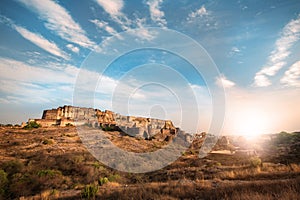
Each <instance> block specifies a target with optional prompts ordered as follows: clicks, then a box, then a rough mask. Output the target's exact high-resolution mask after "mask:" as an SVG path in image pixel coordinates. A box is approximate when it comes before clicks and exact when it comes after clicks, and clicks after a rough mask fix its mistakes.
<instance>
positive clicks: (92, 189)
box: [81, 184, 99, 199]
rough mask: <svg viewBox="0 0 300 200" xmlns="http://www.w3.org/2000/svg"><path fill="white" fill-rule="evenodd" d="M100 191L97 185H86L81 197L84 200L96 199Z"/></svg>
mask: <svg viewBox="0 0 300 200" xmlns="http://www.w3.org/2000/svg"><path fill="white" fill-rule="evenodd" d="M98 190H99V187H98V185H96V184H89V185H86V186H85V187H84V188H83V189H82V191H81V197H82V198H84V199H95V197H96V194H97V192H98Z"/></svg>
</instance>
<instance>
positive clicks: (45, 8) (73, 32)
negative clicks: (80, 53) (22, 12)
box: [19, 0, 95, 48]
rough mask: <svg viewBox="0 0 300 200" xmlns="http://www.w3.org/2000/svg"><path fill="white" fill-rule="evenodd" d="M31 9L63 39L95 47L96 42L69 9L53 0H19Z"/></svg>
mask: <svg viewBox="0 0 300 200" xmlns="http://www.w3.org/2000/svg"><path fill="white" fill-rule="evenodd" d="M19 2H21V3H23V4H24V5H25V6H27V7H28V8H29V9H31V10H33V11H34V12H36V13H37V14H38V15H39V17H40V18H41V19H42V20H44V21H45V26H46V28H48V29H49V30H51V31H54V32H55V33H56V34H57V35H59V36H60V37H61V38H62V39H64V40H67V41H69V42H72V43H75V44H78V45H80V46H82V47H85V48H93V47H94V45H95V44H94V42H93V41H91V40H90V39H89V38H88V37H87V36H86V32H85V31H84V30H83V29H82V28H81V27H80V25H79V24H78V23H76V22H75V21H74V20H73V19H72V17H71V15H70V14H69V13H68V11H67V10H66V9H65V8H63V7H62V6H60V5H59V4H58V3H56V2H55V1H51V0H43V1H40V0H19Z"/></svg>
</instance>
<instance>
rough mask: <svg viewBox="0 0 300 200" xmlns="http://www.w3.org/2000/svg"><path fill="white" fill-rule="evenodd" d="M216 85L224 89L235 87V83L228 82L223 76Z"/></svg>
mask: <svg viewBox="0 0 300 200" xmlns="http://www.w3.org/2000/svg"><path fill="white" fill-rule="evenodd" d="M216 84H217V85H218V86H219V87H224V88H232V87H233V86H235V83H234V82H232V81H230V80H228V79H227V78H226V77H225V76H224V75H223V74H222V75H221V76H220V77H217V78H216Z"/></svg>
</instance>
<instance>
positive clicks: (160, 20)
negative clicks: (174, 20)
mask: <svg viewBox="0 0 300 200" xmlns="http://www.w3.org/2000/svg"><path fill="white" fill-rule="evenodd" d="M162 3H163V0H149V1H147V3H146V4H147V5H148V6H149V12H150V16H151V19H152V21H153V22H155V23H157V24H158V25H159V26H161V27H165V26H166V25H167V21H166V19H165V18H164V17H165V13H164V12H163V11H162V10H161V4H162Z"/></svg>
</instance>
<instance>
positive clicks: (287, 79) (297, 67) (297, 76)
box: [280, 61, 300, 87]
mask: <svg viewBox="0 0 300 200" xmlns="http://www.w3.org/2000/svg"><path fill="white" fill-rule="evenodd" d="M280 82H281V83H282V84H284V85H286V86H295V87H300V61H298V62H296V63H294V64H293V65H292V66H291V67H290V68H289V69H288V70H287V71H286V72H285V73H284V76H283V77H282V78H281V79H280Z"/></svg>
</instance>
